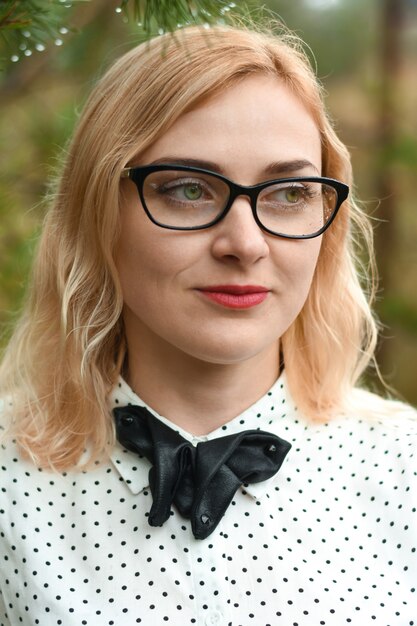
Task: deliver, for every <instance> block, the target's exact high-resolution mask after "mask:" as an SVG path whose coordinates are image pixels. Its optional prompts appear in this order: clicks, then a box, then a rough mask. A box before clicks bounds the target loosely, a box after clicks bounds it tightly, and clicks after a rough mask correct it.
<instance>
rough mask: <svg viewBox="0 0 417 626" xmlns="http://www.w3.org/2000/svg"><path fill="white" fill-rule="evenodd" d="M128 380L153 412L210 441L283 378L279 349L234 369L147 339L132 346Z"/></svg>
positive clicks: (234, 365)
mask: <svg viewBox="0 0 417 626" xmlns="http://www.w3.org/2000/svg"><path fill="white" fill-rule="evenodd" d="M128 348H129V349H128V367H127V370H126V372H125V374H124V375H125V378H126V380H127V382H128V384H129V385H130V386H131V388H132V389H133V390H134V391H135V392H136V393H137V394H138V396H139V397H140V398H141V399H142V400H143V401H144V402H145V403H146V404H147V405H148V406H150V407H151V408H152V409H154V410H155V411H156V412H157V413H159V414H160V415H163V416H164V417H166V418H167V419H169V420H170V421H171V422H173V423H174V424H176V425H177V426H180V427H181V428H183V429H184V430H186V431H187V432H189V433H191V434H193V435H196V436H199V435H200V436H201V435H206V434H208V433H209V432H211V431H213V430H215V429H216V428H219V427H220V426H222V425H223V424H225V423H226V422H228V421H230V420H231V419H233V418H234V417H236V416H237V415H239V414H240V413H242V412H243V411H244V410H245V409H247V408H248V407H249V406H251V405H252V404H254V403H255V402H256V401H257V400H259V398H261V397H262V396H263V395H264V394H265V393H266V392H267V391H268V389H269V388H270V387H271V386H272V385H273V383H274V382H275V380H276V379H277V377H278V375H279V349H278V343H275V344H272V345H271V346H269V347H268V348H267V349H266V350H265V351H263V352H262V353H261V354H258V355H255V356H253V357H251V358H249V359H247V360H244V361H243V362H239V363H232V364H219V363H208V362H205V361H201V360H199V359H197V358H194V357H192V356H190V355H188V354H185V353H183V352H180V351H179V350H177V349H176V348H175V347H173V346H170V345H166V344H163V345H160V344H159V343H158V341H156V342H153V341H149V340H147V339H146V338H145V337H142V338H140V340H138V341H135V340H134V339H133V340H132V341H129V337H128Z"/></svg>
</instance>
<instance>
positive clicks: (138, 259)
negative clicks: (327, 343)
mask: <svg viewBox="0 0 417 626" xmlns="http://www.w3.org/2000/svg"><path fill="white" fill-rule="evenodd" d="M190 160H192V161H195V163H196V164H198V163H200V164H201V165H200V166H201V167H205V168H206V169H210V170H215V171H217V172H219V173H222V174H224V175H225V176H227V177H228V178H230V179H232V180H233V181H235V182H237V183H240V184H243V185H253V184H256V183H259V182H262V181H265V180H271V179H275V178H280V177H282V178H284V177H291V176H318V175H320V173H321V146H320V136H319V132H318V129H317V127H316V125H315V123H314V121H313V119H312V118H311V116H310V114H309V113H308V111H307V110H306V109H305V108H304V106H303V104H302V103H301V102H300V101H298V100H297V98H296V97H295V96H294V95H292V93H291V92H290V91H289V90H288V89H287V88H286V87H285V86H284V85H283V84H282V83H281V82H280V81H279V80H278V79H277V78H275V77H267V76H261V75H259V76H253V77H248V78H246V79H244V80H243V81H242V82H240V83H239V84H238V85H236V86H233V87H231V88H229V89H227V90H225V91H224V92H222V93H221V94H220V95H217V96H215V97H213V98H212V99H210V100H208V101H206V102H204V103H203V104H201V105H200V106H199V107H198V108H195V109H193V110H192V111H190V112H188V113H186V114H184V115H183V116H182V117H180V118H179V119H178V120H177V121H176V122H175V124H174V125H173V126H172V127H171V128H170V129H169V130H168V131H167V132H166V133H165V134H164V135H163V136H162V137H161V138H160V139H159V140H158V141H156V142H155V143H154V144H153V145H152V146H151V147H150V148H149V149H148V150H147V151H146V152H145V153H144V154H142V155H141V156H140V158H138V159H137V161H135V163H134V164H135V165H145V164H152V163H155V162H158V163H172V164H174V163H176V164H181V162H184V161H186V162H187V163H188V164H189V161H190ZM187 163H186V164H187ZM283 164H285V166H283ZM274 169H275V170H276V171H278V170H279V169H281V171H283V172H284V173H281V174H279V173H275V174H271V171H273V170H274ZM121 231H122V232H121V238H120V241H119V244H118V247H117V251H116V264H117V268H118V272H119V276H120V281H121V285H122V290H123V296H124V302H125V310H124V321H125V327H126V333H127V340H128V345H129V350H131V349H132V346H133V345H136V346H137V349H138V351H140V350H141V349H143V350H144V351H145V354H144V358H146V352H149V353H153V354H159V355H161V357H162V358H163V355H164V353H167V354H168V353H170V354H172V352H174V353H176V354H178V356H180V355H181V356H184V355H186V356H188V357H193V358H194V359H198V360H200V361H205V362H207V363H220V364H232V363H243V362H245V361H246V362H250V361H251V359H252V360H253V361H255V360H257V361H258V362H259V360H262V358H263V355H267V354H268V355H269V354H271V350H273V351H277V348H278V345H279V338H280V337H281V335H282V334H283V333H284V332H285V331H286V330H287V328H288V327H289V326H290V325H291V324H292V322H293V321H294V320H295V318H296V317H297V315H298V314H299V312H300V310H301V308H302V306H303V304H304V302H305V300H306V297H307V295H308V291H309V289H310V285H311V281H312V277H313V273H314V269H315V266H316V262H317V258H318V254H319V250H320V244H321V237H318V238H315V239H307V240H290V239H283V238H280V237H275V236H274V235H269V234H267V233H265V232H263V231H262V230H260V228H259V227H258V226H257V224H256V222H255V220H254V218H253V215H252V211H251V207H250V204H249V200H248V199H247V198H246V197H245V196H241V197H239V198H237V199H236V200H235V202H234V204H233V205H232V207H231V209H230V211H229V213H228V214H227V216H226V217H225V218H224V219H223V220H222V221H221V222H219V223H218V224H216V225H215V226H212V227H210V228H208V229H206V230H200V231H191V232H190V231H188V232H186V231H185V232H184V231H175V230H167V229H163V228H160V227H158V226H156V225H155V224H153V223H152V222H151V221H150V219H149V218H148V217H147V215H146V214H145V211H144V210H143V208H142V206H141V204H140V200H139V197H138V193H137V189H136V187H135V186H134V184H133V183H132V182H131V181H129V180H125V181H123V206H122V211H121Z"/></svg>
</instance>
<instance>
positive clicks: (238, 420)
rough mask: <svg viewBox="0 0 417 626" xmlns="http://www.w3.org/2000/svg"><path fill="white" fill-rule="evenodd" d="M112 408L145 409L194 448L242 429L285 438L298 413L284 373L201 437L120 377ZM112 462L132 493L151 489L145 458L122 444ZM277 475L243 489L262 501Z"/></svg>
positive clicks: (147, 462) (114, 392) (114, 391)
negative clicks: (158, 409)
mask: <svg viewBox="0 0 417 626" xmlns="http://www.w3.org/2000/svg"><path fill="white" fill-rule="evenodd" d="M109 405H110V409H111V410H113V409H114V408H115V407H117V406H127V405H139V406H143V407H145V408H147V409H148V411H150V412H151V413H152V414H153V415H154V416H155V418H156V419H159V420H161V421H162V422H163V423H164V424H166V425H167V426H169V427H170V428H172V429H174V430H176V431H177V432H178V433H179V434H180V435H181V436H182V437H184V439H187V441H190V442H191V443H192V444H193V445H197V444H198V443H199V442H201V441H209V440H211V439H216V438H218V437H223V436H225V435H231V434H235V433H238V432H242V431H243V430H264V431H266V432H269V433H272V434H274V435H278V436H281V437H282V438H283V439H285V438H286V433H285V430H284V420H285V423H287V418H288V417H289V415H292V414H293V413H294V412H295V411H296V408H295V407H294V403H293V401H292V399H291V397H290V395H289V392H288V388H287V381H286V376H285V373H282V374H281V376H280V377H279V378H278V380H277V381H276V382H275V383H274V385H273V386H272V387H271V388H270V389H269V391H268V392H267V393H266V394H265V395H264V396H262V398H260V399H259V400H258V401H257V402H255V404H253V405H252V406H250V407H249V408H248V409H246V410H245V411H243V413H241V414H240V415H238V416H237V417H235V418H233V419H232V420H230V421H229V422H227V423H226V424H224V425H223V426H221V427H220V428H217V429H215V430H213V431H212V432H210V433H208V434H207V435H205V436H200V437H196V436H194V435H192V434H191V433H189V432H187V431H186V430H184V429H183V428H180V427H179V426H177V425H176V424H173V423H172V422H171V421H170V420H168V419H167V418H165V417H163V416H162V415H159V414H158V413H157V412H156V411H155V410H154V409H153V408H152V407H150V406H149V405H147V404H146V402H143V400H141V399H140V398H139V396H138V395H137V394H136V393H135V392H134V391H133V390H132V389H131V388H130V387H129V385H128V384H127V383H126V381H125V380H123V378H121V377H120V378H119V380H118V382H117V383H116V385H115V386H114V388H113V390H112V391H111V393H110V395H109ZM110 459H111V462H112V463H113V465H114V467H115V468H116V469H117V471H118V472H119V474H120V476H121V477H122V479H123V480H124V481H125V483H126V484H127V486H128V487H129V489H130V490H131V492H132V493H133V494H138V493H140V492H141V491H144V490H146V489H147V488H149V477H148V474H149V469H150V467H151V464H150V462H149V461H148V460H147V459H146V458H144V457H142V456H140V455H138V454H135V453H134V452H131V451H129V450H126V449H125V448H124V447H123V446H121V445H120V443H119V442H116V445H115V447H114V449H113V451H112V453H111V455H110ZM284 463H285V461H284ZM278 476H279V472H278V474H276V475H275V476H273V477H272V478H270V479H269V480H266V481H263V482H261V483H255V484H250V485H243V486H242V490H243V491H244V492H246V493H248V494H249V495H250V496H252V497H253V498H255V499H260V498H261V497H262V495H263V494H265V492H266V491H267V490H268V488H269V487H270V485H271V483H273V482H274V481H276V480H277V477H278Z"/></svg>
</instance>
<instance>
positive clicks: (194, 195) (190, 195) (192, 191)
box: [184, 185, 203, 200]
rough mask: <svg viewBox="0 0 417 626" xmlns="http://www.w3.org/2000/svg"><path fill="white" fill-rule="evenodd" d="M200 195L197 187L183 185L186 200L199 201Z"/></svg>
mask: <svg viewBox="0 0 417 626" xmlns="http://www.w3.org/2000/svg"><path fill="white" fill-rule="evenodd" d="M202 193H203V192H202V190H201V187H200V186H199V185H184V196H185V197H186V198H187V200H199V199H200V198H201V196H202Z"/></svg>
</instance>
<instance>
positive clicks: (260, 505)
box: [0, 375, 417, 626]
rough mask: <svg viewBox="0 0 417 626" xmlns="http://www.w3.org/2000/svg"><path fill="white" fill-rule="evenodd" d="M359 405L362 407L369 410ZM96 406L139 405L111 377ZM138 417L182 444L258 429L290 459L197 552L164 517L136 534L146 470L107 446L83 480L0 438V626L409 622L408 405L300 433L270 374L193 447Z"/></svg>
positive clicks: (412, 523) (235, 504)
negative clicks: (106, 394)
mask: <svg viewBox="0 0 417 626" xmlns="http://www.w3.org/2000/svg"><path fill="white" fill-rule="evenodd" d="M365 397H366V403H367V405H368V408H369V403H371V404H372V398H374V399H375V402H378V403H379V404H381V402H383V401H381V400H379V399H377V398H376V397H375V396H372V395H370V394H366V395H365V394H364V398H365ZM110 400H111V403H112V407H116V406H125V405H128V404H129V403H130V404H133V405H140V406H146V405H145V404H144V403H143V402H142V401H141V400H140V399H139V398H138V397H137V396H136V395H135V394H134V393H133V391H132V390H131V389H130V388H129V387H128V386H127V384H126V383H125V382H124V381H122V380H120V382H119V384H118V385H117V386H116V388H115V389H114V391H113V393H112V395H111V399H110ZM386 405H387V406H389V403H386ZM147 408H148V409H149V410H150V411H151V412H152V413H153V414H154V415H155V418H156V419H160V420H162V421H163V422H164V423H165V424H167V425H169V426H171V427H172V428H174V429H175V430H177V431H178V432H179V433H180V434H181V435H182V436H183V437H184V438H185V439H187V440H188V441H190V442H192V443H193V444H195V445H196V444H197V443H198V442H200V441H205V440H211V439H215V438H218V437H221V436H224V435H227V434H233V433H237V432H240V431H242V430H248V429H261V430H265V431H268V432H271V433H273V434H275V435H278V436H279V437H281V438H282V439H285V440H287V441H289V442H290V443H291V444H292V448H291V450H290V451H289V453H288V455H287V457H286V458H285V460H284V462H283V465H282V467H281V469H280V470H279V471H278V473H277V474H276V475H275V476H273V477H272V478H270V479H268V480H266V481H265V482H261V483H257V484H250V485H248V486H245V485H243V486H242V487H241V488H239V489H238V490H237V492H236V494H235V496H234V497H233V500H232V502H231V504H230V506H229V507H228V509H227V510H226V512H225V514H224V516H223V517H222V519H221V520H220V523H219V525H218V526H217V528H216V529H215V530H214V531H213V533H212V534H211V535H210V536H209V537H207V538H206V539H204V540H199V539H195V538H194V537H193V534H192V532H191V528H190V521H189V520H188V519H185V518H183V517H181V515H180V514H179V513H178V511H177V510H176V508H175V506H173V507H172V509H171V514H170V516H169V518H168V520H167V521H166V522H165V523H164V525H163V526H161V527H151V526H150V525H149V524H148V515H149V510H150V507H151V504H152V496H151V493H150V489H149V479H148V472H149V469H150V463H149V461H147V460H146V459H145V458H141V457H139V456H138V455H137V454H135V453H133V452H130V451H127V450H125V449H123V447H122V446H121V445H120V444H117V446H116V447H115V449H114V451H113V453H112V456H111V458H110V459H109V460H108V462H107V463H106V464H102V465H100V466H97V467H96V468H95V469H94V470H92V471H89V472H77V471H75V470H74V471H68V472H64V473H52V472H48V471H45V470H43V471H41V470H40V469H37V468H35V467H34V466H33V465H32V464H31V463H30V462H29V461H25V460H23V459H22V458H21V457H20V456H19V452H18V450H17V449H16V446H15V445H14V443H13V442H12V441H10V440H9V441H7V440H4V442H3V444H2V446H1V448H0V625H1V626H17V625H18V624H24V625H25V626H32V625H33V624H40V625H41V626H52V625H56V624H62V625H63V626H81V625H83V624H88V625H89V626H97V625H100V626H107V625H115V626H133V625H134V624H143V625H145V626H149V625H152V624H154V625H155V626H159V625H160V624H165V623H167V624H172V625H178V626H185V625H187V624H197V625H198V626H209V625H213V624H216V625H219V626H250V625H253V626H267V625H269V626H318V625H321V624H323V625H329V626H342V625H343V624H354V625H355V626H368V625H370V624H375V625H376V626H411V625H414V624H415V625H417V594H416V591H415V589H416V587H417V553H416V548H417V512H416V511H417V472H416V470H417V465H416V463H415V460H414V458H413V454H414V450H415V446H416V433H417V420H416V417H415V413H414V412H413V410H412V409H411V408H410V409H409V411H407V410H406V411H404V412H403V414H402V415H401V416H400V417H398V416H397V417H395V416H394V417H392V418H390V417H386V418H384V419H382V418H380V417H378V416H374V417H369V416H367V417H365V412H363V414H361V412H360V411H354V413H355V414H352V415H351V416H341V417H339V418H336V419H334V420H333V421H331V422H329V423H328V424H313V423H311V422H307V421H306V420H305V419H303V418H302V417H301V416H300V415H299V414H298V412H297V409H296V408H295V407H294V404H293V402H292V400H291V398H290V396H289V393H288V390H287V389H286V381H285V375H282V376H281V377H280V379H279V380H278V381H277V382H276V383H275V385H274V386H273V387H272V388H271V390H270V391H269V392H268V393H267V394H266V395H265V396H264V397H263V398H261V399H260V400H259V401H258V402H256V403H255V404H254V405H253V406H252V407H250V408H248V409H247V410H246V411H244V413H242V414H241V415H239V416H238V417H236V418H235V419H233V420H232V421H230V422H229V423H227V424H226V425H224V426H222V427H221V428H219V429H217V430H215V431H213V432H212V433H210V434H209V435H207V437H193V436H192V435H190V434H189V433H187V432H185V431H183V430H182V429H179V428H177V427H175V426H174V425H173V424H172V423H170V422H169V421H168V420H167V419H165V418H163V417H161V416H158V415H157V414H155V412H154V411H152V408H151V407H147ZM368 413H369V411H368Z"/></svg>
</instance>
